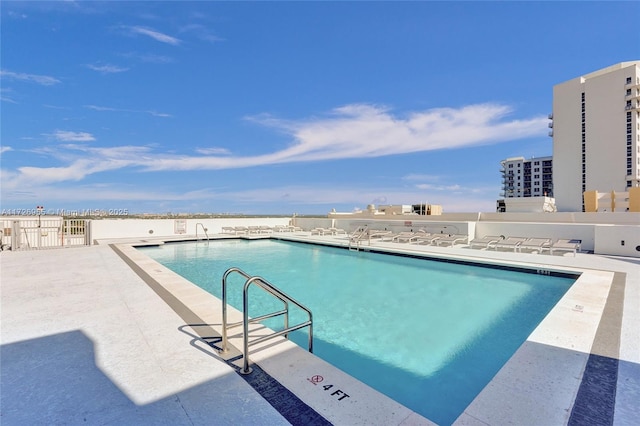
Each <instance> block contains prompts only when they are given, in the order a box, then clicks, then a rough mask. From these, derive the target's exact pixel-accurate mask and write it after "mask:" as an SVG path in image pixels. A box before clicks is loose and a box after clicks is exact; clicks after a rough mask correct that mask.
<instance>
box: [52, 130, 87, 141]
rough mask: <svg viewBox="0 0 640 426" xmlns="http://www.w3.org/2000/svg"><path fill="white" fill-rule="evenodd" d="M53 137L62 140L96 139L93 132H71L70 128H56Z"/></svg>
mask: <svg viewBox="0 0 640 426" xmlns="http://www.w3.org/2000/svg"><path fill="white" fill-rule="evenodd" d="M53 137H54V138H56V139H57V140H59V141H62V142H91V141H95V140H96V138H95V137H93V135H92V134H91V133H86V132H70V131H68V130H56V131H55V132H54V133H53Z"/></svg>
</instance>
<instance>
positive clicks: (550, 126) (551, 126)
mask: <svg viewBox="0 0 640 426" xmlns="http://www.w3.org/2000/svg"><path fill="white" fill-rule="evenodd" d="M549 128H550V129H553V121H552V122H551V123H549Z"/></svg>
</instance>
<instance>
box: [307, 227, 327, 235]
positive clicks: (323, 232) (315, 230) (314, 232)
mask: <svg viewBox="0 0 640 426" xmlns="http://www.w3.org/2000/svg"><path fill="white" fill-rule="evenodd" d="M327 234H331V231H330V230H329V229H327V228H313V229H312V230H311V235H327Z"/></svg>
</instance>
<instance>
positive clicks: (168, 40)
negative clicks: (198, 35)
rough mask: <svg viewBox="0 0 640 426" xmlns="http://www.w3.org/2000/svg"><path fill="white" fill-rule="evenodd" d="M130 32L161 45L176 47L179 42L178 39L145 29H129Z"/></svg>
mask: <svg viewBox="0 0 640 426" xmlns="http://www.w3.org/2000/svg"><path fill="white" fill-rule="evenodd" d="M130 30H131V31H132V32H134V33H136V34H142V35H146V36H148V37H151V38H152V39H154V40H156V41H159V42H161V43H166V44H171V45H173V46H177V45H178V44H180V42H181V41H180V40H179V39H177V38H175V37H171V36H169V35H167V34H163V33H161V32H158V31H155V30H152V29H149V28H145V27H130Z"/></svg>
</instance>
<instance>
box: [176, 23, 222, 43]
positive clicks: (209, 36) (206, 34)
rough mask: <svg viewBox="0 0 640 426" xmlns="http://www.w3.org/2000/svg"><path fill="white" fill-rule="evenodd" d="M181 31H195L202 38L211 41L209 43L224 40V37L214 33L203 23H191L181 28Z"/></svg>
mask: <svg viewBox="0 0 640 426" xmlns="http://www.w3.org/2000/svg"><path fill="white" fill-rule="evenodd" d="M180 31H181V32H189V33H193V34H194V35H195V36H196V37H197V38H199V39H200V40H203V41H206V42H209V43H218V42H221V41H224V39H223V38H221V37H218V36H216V35H215V34H213V33H212V32H211V31H210V30H209V29H208V28H207V27H205V26H204V25H201V24H189V25H185V26H184V27H182V28H180Z"/></svg>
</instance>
